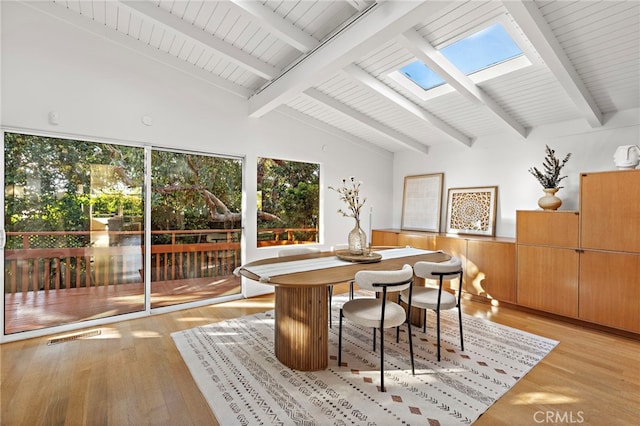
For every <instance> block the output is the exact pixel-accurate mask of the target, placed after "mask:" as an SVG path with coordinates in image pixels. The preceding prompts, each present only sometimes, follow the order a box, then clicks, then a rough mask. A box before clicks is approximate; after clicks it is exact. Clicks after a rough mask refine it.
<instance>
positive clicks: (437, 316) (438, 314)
mask: <svg viewBox="0 0 640 426" xmlns="http://www.w3.org/2000/svg"><path fill="white" fill-rule="evenodd" d="M436 321H437V322H438V362H440V311H438V310H437V311H436Z"/></svg>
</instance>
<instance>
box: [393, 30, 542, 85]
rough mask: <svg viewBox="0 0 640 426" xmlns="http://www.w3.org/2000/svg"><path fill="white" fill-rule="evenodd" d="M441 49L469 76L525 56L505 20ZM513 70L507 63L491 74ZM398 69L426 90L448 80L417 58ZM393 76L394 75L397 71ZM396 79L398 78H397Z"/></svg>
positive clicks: (402, 74) (413, 82)
mask: <svg viewBox="0 0 640 426" xmlns="http://www.w3.org/2000/svg"><path fill="white" fill-rule="evenodd" d="M440 53H442V55H443V56H444V57H446V58H447V59H448V60H449V61H450V62H451V63H452V64H453V65H455V66H456V67H457V68H458V69H459V70H460V71H462V72H463V73H464V74H465V75H468V76H471V75H472V74H476V73H479V72H481V71H483V70H487V69H489V68H494V67H496V66H498V65H500V64H504V63H506V62H509V61H512V60H514V59H516V58H519V57H522V56H523V52H522V50H521V49H520V47H519V46H518V45H517V44H516V43H515V42H514V41H513V39H512V38H511V37H510V36H509V34H508V33H507V31H506V30H505V29H504V27H503V25H502V24H501V23H495V24H493V25H491V26H489V27H487V28H484V29H482V30H481V31H478V32H477V33H474V34H472V35H470V36H468V37H465V38H463V39H461V40H458V41H456V42H454V43H452V44H450V45H448V46H446V47H443V48H442V49H440ZM529 64H530V63H529V62H528V61H520V62H519V66H518V68H520V67H522V66H526V65H529ZM512 70H513V68H512V67H504V68H503V69H501V70H500V72H499V73H492V75H491V77H495V76H496V74H498V75H501V74H505V73H507V72H510V71H512ZM398 73H399V74H400V75H401V76H402V77H403V80H404V81H405V82H406V81H407V79H408V80H409V81H410V82H411V83H412V85H414V86H413V88H415V85H417V86H419V88H421V89H423V90H431V89H434V88H436V87H439V86H442V85H444V84H445V81H444V80H443V79H442V78H441V77H440V76H439V75H438V74H436V73H435V72H434V71H432V70H431V69H430V68H429V67H427V66H426V65H425V64H423V63H422V62H421V61H415V62H412V63H410V64H408V65H406V66H404V67H402V68H400V69H399V70H398ZM391 77H392V78H394V76H393V75H392V76H391ZM394 79H395V80H396V81H398V79H397V78H394ZM485 79H486V78H485ZM476 82H477V81H476Z"/></svg>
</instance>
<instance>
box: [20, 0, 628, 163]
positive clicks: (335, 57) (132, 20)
mask: <svg viewBox="0 0 640 426" xmlns="http://www.w3.org/2000/svg"><path fill="white" fill-rule="evenodd" d="M25 4H28V5H30V6H32V7H34V8H37V9H39V10H41V11H43V12H45V13H48V14H51V15H53V16H55V17H57V18H60V19H63V20H64V21H66V22H68V23H70V24H73V25H75V26H79V27H81V28H83V29H85V30H88V31H91V32H94V33H97V34H99V35H100V36H103V37H107V38H109V39H111V40H113V41H114V42H116V43H118V44H121V45H123V46H124V47H126V48H129V49H133V50H135V51H136V52H139V53H140V54H143V55H146V56H149V57H152V58H153V59H155V60H157V61H158V62H160V63H162V64H164V65H167V66H171V67H174V68H177V69H180V70H182V71H184V72H186V73H188V74H191V75H193V76H195V77H197V78H199V79H202V80H205V81H207V82H209V83H210V84H212V85H214V86H216V87H218V88H220V89H223V90H226V91H228V92H231V93H234V94H236V95H238V96H241V97H243V98H245V99H247V110H248V114H249V115H250V116H251V117H255V118H257V119H260V118H261V117H263V116H266V115H268V114H270V113H273V111H278V112H280V113H284V114H287V115H289V116H291V117H293V118H295V119H298V120H301V121H303V122H305V123H308V124H309V125H311V126H315V127H318V128H321V129H324V130H325V131H327V132H329V133H332V134H335V135H339V136H341V137H346V138H348V139H350V140H353V141H356V142H358V143H362V144H373V145H374V146H376V147H377V149H381V150H385V151H390V152H396V151H400V150H407V149H410V150H415V151H418V152H428V149H429V147H430V146H433V145H435V144H442V143H450V144H461V146H468V147H472V145H473V143H474V141H475V140H476V139H477V138H478V137H483V136H487V135H492V134H497V133H505V132H506V133H510V134H511V135H513V136H514V137H516V138H522V139H526V138H527V136H528V135H529V134H530V132H531V129H532V128H535V127H538V126H544V125H549V124H554V123H559V122H565V121H569V120H584V121H585V122H586V123H588V125H589V126H591V127H593V128H597V127H600V126H602V125H603V124H604V123H605V122H606V119H607V117H608V116H609V115H610V114H611V113H615V112H618V111H622V110H626V109H632V108H639V107H640V41H639V40H640V2H637V1H636V0H629V1H587V0H582V1H572V2H570V1H537V0H536V1H533V0H525V1H517V0H508V1H502V2H501V1H478V0H472V1H462V0H454V1H424V2H417V1H408V0H402V1H393V0H386V1H378V2H374V1H370V0H334V1H327V0H321V1H316V0H297V1H291V0H266V1H250V0H225V1H212V0H153V1H151V0H149V1H129V0H120V1H115V0H106V1H105V0H93V1H91V0H52V1H33V2H30V1H25ZM498 21H499V22H501V23H502V24H503V25H504V26H505V27H506V28H507V29H508V31H509V33H510V34H511V36H512V37H513V38H514V40H516V42H517V43H518V44H519V46H520V48H521V50H522V51H523V52H524V53H525V56H526V59H527V60H528V62H529V63H530V64H529V65H528V66H525V67H522V68H519V69H517V70H515V71H512V72H509V73H507V74H503V75H497V76H488V77H484V78H482V79H480V80H479V79H478V78H475V77H474V75H470V76H466V75H464V74H463V73H461V72H460V71H458V69H457V68H455V66H453V65H452V64H451V63H450V62H449V61H448V60H447V59H446V58H445V57H444V56H443V55H442V54H440V52H439V49H441V48H442V47H444V46H447V45H449V44H450V43H452V42H455V41H457V40H459V39H461V38H463V37H466V36H468V35H470V34H472V33H474V32H477V31H478V30H480V29H482V28H485V27H487V26H489V25H490V24H492V23H494V22H498ZM415 60H421V61H422V62H424V63H425V64H427V65H428V66H429V67H430V68H431V69H432V70H434V71H436V72H437V73H438V74H439V75H440V76H441V77H442V78H443V79H444V80H445V81H446V83H447V84H446V85H445V86H444V87H443V88H442V90H440V93H439V94H438V95H437V96H435V95H430V94H429V93H426V92H425V93H422V94H420V93H418V92H420V91H416V90H412V89H411V88H410V87H408V86H407V85H406V84H401V82H399V81H398V78H394V72H396V71H397V70H398V69H399V68H400V67H402V66H404V65H407V64H409V63H411V62H413V61H415Z"/></svg>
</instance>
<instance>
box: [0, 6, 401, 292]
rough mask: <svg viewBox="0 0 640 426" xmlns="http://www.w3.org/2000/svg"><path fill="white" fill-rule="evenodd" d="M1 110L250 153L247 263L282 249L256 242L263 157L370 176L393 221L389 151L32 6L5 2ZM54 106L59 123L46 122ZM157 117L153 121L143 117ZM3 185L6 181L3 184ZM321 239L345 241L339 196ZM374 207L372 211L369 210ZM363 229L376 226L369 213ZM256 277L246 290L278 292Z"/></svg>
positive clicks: (68, 127)
mask: <svg viewBox="0 0 640 426" xmlns="http://www.w3.org/2000/svg"><path fill="white" fill-rule="evenodd" d="M1 7H2V40H1V41H2V69H1V76H0V77H1V83H2V92H1V93H2V99H1V102H2V116H1V117H0V123H1V125H2V127H3V129H5V130H8V131H24V132H29V133H39V134H45V135H53V136H55V135H61V136H63V137H72V138H85V139H88V140H95V141H100V142H109V141H115V142H119V143H126V144H134V145H144V144H146V145H152V146H162V147H172V148H184V149H188V150H195V151H201V152H208V153H218V154H225V155H238V156H242V157H244V158H245V159H246V175H245V189H246V194H247V198H246V200H247V201H246V204H247V209H246V214H247V216H246V217H247V219H246V220H245V229H246V233H245V234H246V253H245V258H244V260H245V261H251V260H255V259H258V258H262V257H269V256H272V255H273V254H274V250H273V249H259V250H258V249H256V248H255V246H256V240H255V234H256V232H255V231H256V223H255V217H256V203H255V193H256V182H255V181H256V158H257V157H259V156H265V157H272V158H281V159H288V160H296V161H308V162H317V163H320V164H321V181H322V188H326V187H327V186H328V185H337V184H339V183H340V182H341V180H342V178H343V177H346V176H349V175H353V176H356V177H357V178H358V179H359V180H362V181H363V182H364V184H363V187H362V193H363V194H364V195H366V196H367V197H368V202H367V206H374V208H375V214H374V219H373V222H374V223H373V226H374V227H377V228H380V227H386V226H389V225H390V224H391V222H392V215H393V209H392V207H391V204H390V203H389V202H388V200H389V199H390V198H391V194H392V190H393V189H392V188H393V186H392V165H393V157H392V155H391V154H388V155H385V154H383V153H380V151H379V150H375V149H371V150H369V149H367V148H363V147H362V146H360V145H356V144H354V143H351V142H349V141H346V140H343V139H338V138H336V137H335V136H331V135H328V134H326V133H323V132H320V131H318V130H316V129H314V128H310V127H309V126H306V125H303V124H302V123H300V122H298V121H295V120H293V119H291V118H289V117H287V116H284V115H282V114H280V113H278V112H273V113H271V114H268V115H267V116H265V117H263V118H261V119H251V118H248V117H247V111H248V106H247V102H246V100H245V99H241V98H239V97H237V96H234V95H231V94H229V93H227V92H223V91H220V90H219V89H217V88H215V87H214V86H212V85H211V84H209V83H206V82H203V81H202V80H199V79H196V78H194V77H192V76H189V75H186V74H184V73H182V72H180V71H177V70H175V69H173V68H170V67H166V66H162V65H159V64H158V63H157V62H155V61H154V60H152V59H149V58H146V57H143V56H140V55H139V54H136V53H134V52H132V51H130V50H127V49H125V48H123V47H122V46H119V45H116V44H114V43H112V42H110V41H107V40H105V39H103V38H100V37H98V36H96V35H94V34H90V33H87V32H85V31H83V30H80V29H77V28H75V27H72V26H70V25H68V24H65V23H62V22H61V21H58V20H56V19H54V18H52V17H50V16H47V15H44V14H42V13H40V12H38V11H35V10H33V9H31V8H29V7H27V6H24V5H21V4H15V3H13V2H9V3H8V2H2V3H1ZM50 111H56V112H57V113H58V115H59V124H57V125H52V124H50V123H49V121H48V114H49V112H50ZM143 116H149V117H152V118H153V125H152V126H146V125H144V124H143V123H142V117H143ZM2 187H4V185H2ZM321 207H322V211H323V212H326V214H325V215H322V217H321V219H320V220H321V231H322V237H321V238H322V240H321V242H322V245H323V246H324V247H330V246H331V245H334V244H338V243H344V242H346V238H347V234H348V232H349V231H350V230H351V228H352V227H353V220H352V219H348V218H343V217H341V216H339V215H338V214H337V213H335V212H336V211H337V210H338V208H340V207H342V205H341V203H340V202H339V200H338V196H337V194H335V193H334V192H330V191H323V194H322V200H321ZM367 212H368V210H367ZM364 219H365V220H364V223H363V224H362V226H363V229H368V227H369V223H368V215H367V217H366V218H364ZM271 290H272V288H271V287H270V286H265V285H259V284H249V285H248V286H247V295H254V294H257V293H260V292H264V291H271Z"/></svg>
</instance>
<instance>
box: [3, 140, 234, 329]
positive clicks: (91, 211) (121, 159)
mask: <svg viewBox="0 0 640 426" xmlns="http://www.w3.org/2000/svg"><path fill="white" fill-rule="evenodd" d="M149 152H150V153H151V155H150V159H149V158H147V159H146V160H145V148H142V147H132V146H124V145H114V144H106V143H96V142H88V141H81V140H69V139H60V138H50V137H43V136H33V135H24V134H17V133H5V134H4V156H5V168H4V184H5V197H4V228H5V233H6V243H5V247H4V276H3V277H4V334H6V335H9V334H15V333H20V332H28V331H33V330H38V329H42V328H47V327H54V326H60V325H67V324H73V323H81V322H83V321H87V320H96V319H101V318H106V317H112V316H117V315H122V314H130V313H135V312H143V311H145V310H146V309H148V308H147V306H148V305H150V306H151V308H162V307H167V306H171V305H176V304H180V303H185V302H193V301H199V300H205V299H212V298H215V297H219V296H227V295H237V294H240V290H241V287H240V280H239V278H237V277H235V276H233V270H234V269H235V268H236V267H237V266H238V265H240V237H241V229H242V220H241V216H242V214H241V199H242V160H241V159H238V158H225V157H219V156H218V157H214V156H207V155H198V154H192V153H184V152H183V153H180V152H170V151H162V150H149ZM145 163H147V166H146V167H147V168H148V170H149V172H150V174H151V187H150V189H149V190H150V197H148V198H149V199H150V200H151V202H150V206H149V209H148V210H150V212H151V219H150V223H151V228H150V229H149V232H150V239H151V247H150V250H148V252H149V254H150V264H151V268H150V269H149V270H148V271H147V270H146V269H145V264H146V263H145V246H144V242H145V223H149V221H145V202H144V200H145V197H144V192H145V186H144V185H145V179H144V176H145ZM147 275H148V277H147ZM146 278H148V280H147V281H149V282H150V289H149V292H145V279H146ZM145 294H150V295H151V298H150V301H149V303H146V300H145Z"/></svg>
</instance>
